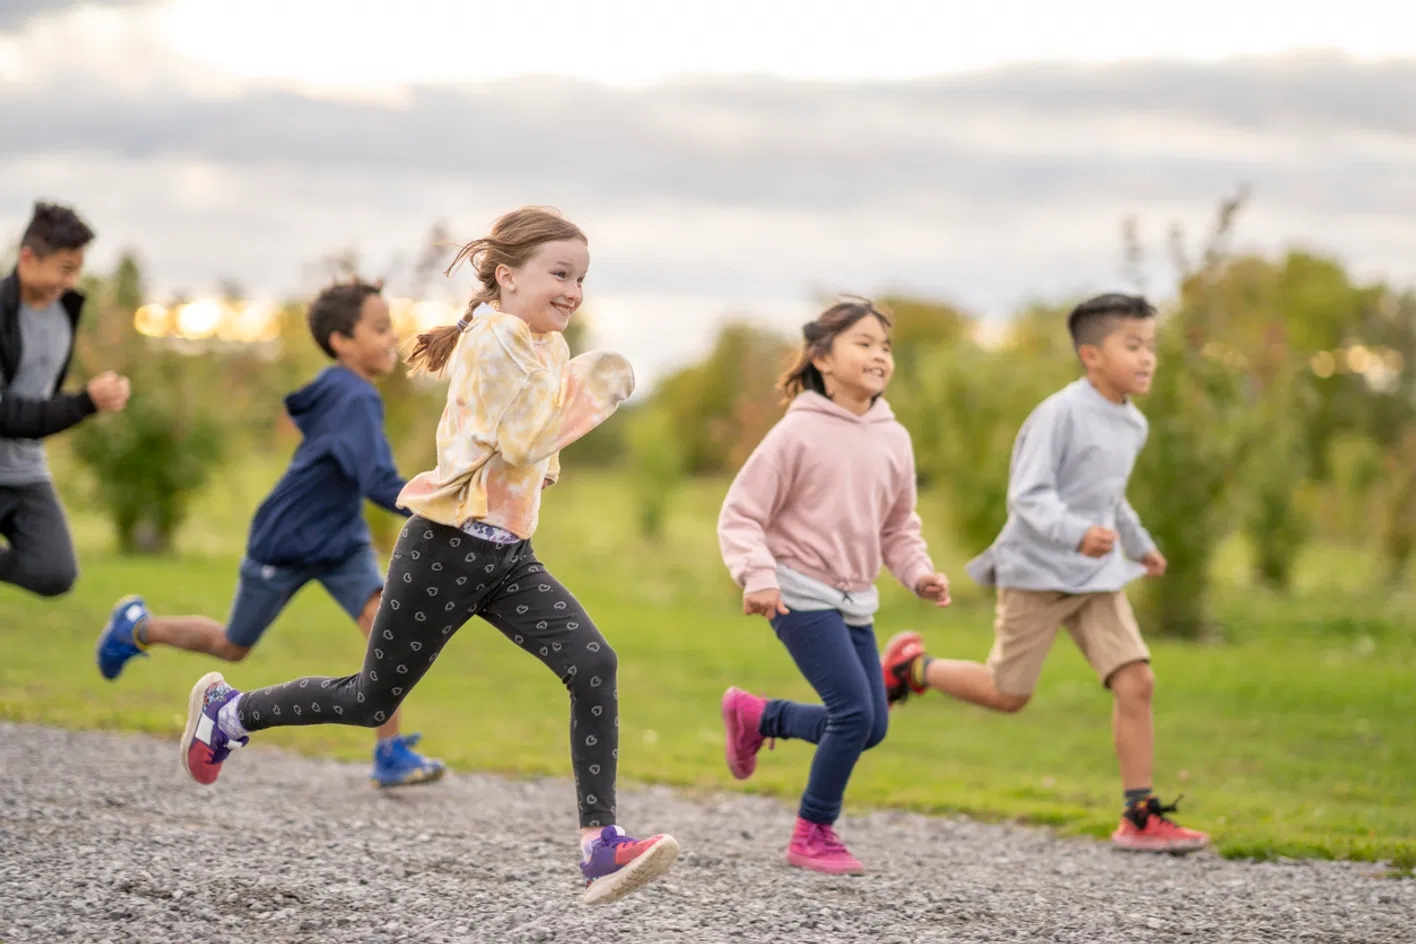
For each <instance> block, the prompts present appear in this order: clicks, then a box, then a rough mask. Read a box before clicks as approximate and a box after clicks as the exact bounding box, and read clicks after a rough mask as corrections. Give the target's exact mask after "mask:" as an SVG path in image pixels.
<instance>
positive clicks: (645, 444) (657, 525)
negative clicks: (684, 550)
mask: <svg viewBox="0 0 1416 944" xmlns="http://www.w3.org/2000/svg"><path fill="white" fill-rule="evenodd" d="M627 412H628V415H627V416H626V417H625V422H626V425H627V427H628V433H627V435H626V440H627V442H628V445H629V455H630V468H629V473H630V482H631V487H632V488H633V490H634V497H635V503H636V505H637V507H638V510H639V532H640V534H641V535H642V536H643V537H644V538H645V539H647V540H650V541H659V540H661V539H662V538H663V536H664V521H665V518H666V517H667V515H668V509H669V505H670V502H671V501H672V500H673V496H674V493H675V492H676V491H677V490H678V488H679V486H680V485H681V484H682V482H683V478H684V453H683V446H682V443H681V442H680V441H679V437H678V436H677V435H675V433H676V430H675V429H674V424H673V419H672V417H671V416H670V415H669V413H668V411H667V410H665V409H663V408H662V407H660V406H653V405H651V406H644V407H638V408H636V409H633V410H630V411H627Z"/></svg>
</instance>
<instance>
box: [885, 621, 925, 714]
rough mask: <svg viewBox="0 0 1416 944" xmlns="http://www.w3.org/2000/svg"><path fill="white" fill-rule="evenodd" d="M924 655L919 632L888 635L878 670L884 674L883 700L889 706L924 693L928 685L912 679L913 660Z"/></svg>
mask: <svg viewBox="0 0 1416 944" xmlns="http://www.w3.org/2000/svg"><path fill="white" fill-rule="evenodd" d="M923 655H924V642H923V641H922V640H921V639H920V638H919V633H915V632H903V633H896V634H895V635H893V636H891V637H890V641H889V642H888V643H886V644H885V653H884V654H883V655H882V656H881V657H880V670H881V671H882V672H883V673H884V674H885V700H886V701H887V702H889V704H890V707H892V708H893V707H894V706H895V702H897V701H904V700H905V699H906V698H909V697H910V692H914V693H915V694H916V695H922V694H924V692H925V690H926V689H927V687H928V686H925V685H920V684H917V683H916V682H915V680H914V671H913V669H914V660H916V659H918V658H920V657H922V656H923Z"/></svg>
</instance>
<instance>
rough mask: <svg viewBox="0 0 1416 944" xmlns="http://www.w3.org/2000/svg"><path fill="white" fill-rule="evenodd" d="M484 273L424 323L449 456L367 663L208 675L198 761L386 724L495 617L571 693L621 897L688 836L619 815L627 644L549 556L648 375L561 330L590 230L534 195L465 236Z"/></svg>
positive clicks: (577, 291) (603, 859)
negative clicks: (268, 734) (548, 515)
mask: <svg viewBox="0 0 1416 944" xmlns="http://www.w3.org/2000/svg"><path fill="white" fill-rule="evenodd" d="M463 260H470V262H471V263H472V266H473V267H474V269H475V270H476V273H477V279H478V281H479V282H480V286H479V290H478V292H477V293H476V294H475V295H474V296H473V298H472V302H471V304H469V306H468V312H467V314H466V315H465V316H464V317H463V318H462V320H461V321H459V322H458V323H457V324H456V325H455V326H449V327H446V328H438V329H436V330H433V331H430V332H427V333H425V334H422V335H420V336H419V337H418V341H417V344H416V345H415V347H414V349H413V352H412V354H411V356H410V358H409V363H410V365H411V367H412V369H413V370H415V371H424V372H427V373H430V374H434V375H439V376H446V377H447V379H448V381H449V385H448V393H447V406H446V408H445V409H444V410H443V415H442V421H441V422H440V423H439V424H438V434H437V436H438V463H437V467H436V468H434V469H431V470H429V471H427V472H424V473H422V474H421V475H418V476H416V477H415V478H413V479H412V480H411V481H409V483H408V485H407V486H406V487H405V488H404V489H403V492H402V494H401V495H400V496H399V499H398V504H399V505H400V506H401V507H403V508H406V509H408V510H409V511H411V512H412V513H413V516H412V517H411V518H410V519H409V520H408V524H407V526H406V527H405V528H404V529H403V533H402V535H401V536H400V537H399V540H398V545H397V547H396V548H395V550H394V553H393V560H392V561H391V562H390V565H389V572H388V579H387V586H386V587H385V589H384V593H383V602H382V605H381V606H380V608H379V612H378V616H377V617H376V618H375V620H374V625H373V631H372V634H371V635H370V638H369V648H368V651H367V653H366V654H365V656H364V667H363V670H362V671H360V672H359V673H358V674H356V675H350V676H346V677H344V678H305V679H297V680H296V681H293V682H288V683H286V684H284V685H275V686H271V687H269V688H263V689H259V690H256V691H252V692H247V693H241V692H237V691H236V690H235V689H232V688H231V687H230V686H228V685H227V684H226V683H225V681H224V679H222V677H221V675H220V674H219V673H215V672H213V673H211V674H209V675H207V676H205V677H203V678H202V679H201V680H200V681H198V682H197V684H196V686H195V687H194V688H193V689H192V695H191V699H190V703H189V706H188V723H187V730H186V732H185V733H184V735H183V740H182V759H183V764H184V766H185V767H186V769H187V770H188V772H189V773H190V774H191V775H192V777H193V778H194V779H196V780H197V781H198V782H200V783H211V782H214V781H215V780H216V778H217V776H218V774H219V773H220V769H221V764H222V763H223V762H224V761H225V760H226V758H227V756H228V755H229V754H230V751H231V749H232V748H233V747H236V746H240V745H243V744H245V743H246V742H247V740H248V737H249V734H250V733H251V732H255V731H260V730H263V729H265V728H271V727H280V726H288V725H301V724H354V725H363V726H366V727H374V726H377V725H379V724H382V723H383V721H384V720H385V719H386V718H388V717H389V716H391V715H392V713H393V711H394V710H395V709H396V708H397V707H398V705H399V704H400V703H401V702H402V700H403V699H404V698H406V697H407V695H408V693H409V692H410V691H412V689H413V686H414V685H416V684H418V680H419V679H421V678H422V677H423V675H424V673H426V672H427V671H428V669H429V668H430V667H431V666H432V664H433V662H434V661H435V660H436V659H437V657H438V653H439V652H441V650H442V648H443V646H445V645H446V644H447V642H448V640H449V639H450V638H451V637H452V635H453V634H454V633H456V632H457V630H458V629H459V628H460V627H461V626H462V624H463V623H465V622H466V621H467V620H468V619H469V618H471V617H473V616H480V617H482V618H483V619H484V620H486V621H487V622H488V623H490V624H492V625H493V626H494V627H496V628H497V629H498V630H500V631H501V633H502V634H503V635H505V636H506V637H507V638H508V639H510V640H511V641H512V642H514V643H516V645H518V646H520V647H521V648H523V649H525V650H526V651H527V652H529V653H531V654H532V655H534V656H536V657H537V658H539V659H540V660H541V661H542V662H543V663H545V665H546V666H547V667H548V668H549V669H551V671H553V672H555V673H556V675H557V677H558V678H560V680H561V681H562V682H563V683H564V684H565V686H566V688H567V689H568V690H569V692H570V756H571V766H572V768H573V770H574V773H575V785H576V792H577V794H578V797H579V817H580V827H581V849H582V852H583V858H582V861H581V866H580V867H581V871H582V873H583V874H584V876H585V879H586V884H587V889H586V892H585V901H586V902H587V903H600V902H609V901H614V900H616V899H618V898H620V897H623V896H624V895H625V894H628V893H629V892H631V891H634V890H635V889H637V888H640V887H642V886H643V885H645V884H646V883H648V882H650V881H652V880H654V879H655V878H657V877H659V876H660V875H662V874H663V873H664V872H665V871H667V870H668V868H669V866H670V865H671V864H672V862H673V861H674V859H675V858H676V857H677V855H678V844H677V843H676V842H675V841H674V839H673V837H671V836H666V835H656V836H652V837H650V838H648V839H644V840H636V839H632V838H630V837H629V836H627V835H626V834H625V832H624V830H622V829H620V828H619V827H618V826H616V825H615V775H616V767H617V765H618V759H619V706H618V695H619V692H618V690H617V687H616V657H615V652H614V650H613V649H612V648H610V644H609V643H608V642H607V641H606V640H605V637H604V636H602V635H601V634H600V631H599V630H598V629H596V628H595V624H594V623H593V622H591V620H590V617H589V616H588V615H587V614H586V612H585V610H584V608H583V607H581V605H580V603H579V602H578V601H577V600H576V599H575V597H574V596H572V595H571V593H570V592H569V591H568V590H566V589H565V587H563V586H562V585H561V584H560V583H559V582H558V581H557V580H556V579H555V578H554V577H552V576H551V575H550V574H549V573H547V571H546V569H545V566H544V565H542V564H541V563H540V561H538V560H537V559H536V555H535V552H534V551H533V550H532V548H531V536H532V534H533V533H534V532H535V530H536V519H537V515H538V513H539V510H540V504H541V490H542V489H543V488H544V487H546V486H548V485H552V484H554V483H555V481H556V479H557V477H558V476H559V474H560V463H559V459H558V456H559V453H560V450H561V449H562V448H563V447H565V446H567V445H569V444H570V443H572V442H574V441H575V440H577V439H579V438H580V437H581V436H583V435H585V434H586V433H588V432H589V431H590V430H592V429H594V428H595V427H596V426H598V425H599V424H600V423H602V422H603V421H604V420H605V419H606V418H607V417H609V416H610V414H611V413H613V412H614V411H615V409H616V408H617V407H618V406H619V404H620V403H622V402H623V401H624V400H625V399H626V398H627V397H628V396H629V395H630V393H631V392H632V391H633V389H634V374H633V372H632V371H631V369H630V366H629V363H628V362H627V361H626V360H625V359H624V358H623V357H621V356H620V355H618V354H610V353H605V352H591V353H588V354H582V355H580V356H579V357H576V358H571V357H570V356H569V355H570V352H569V348H568V346H567V345H566V342H565V337H564V336H563V335H562V334H561V332H562V331H564V330H565V328H566V325H567V324H568V323H569V322H570V318H571V316H572V315H573V314H574V313H575V311H576V309H577V308H579V307H580V302H581V298H582V289H581V286H582V283H583V281H584V278H585V273H586V270H587V268H588V267H589V263H590V256H589V249H588V246H587V243H586V239H585V235H584V234H583V233H582V232H581V231H580V229H579V228H578V227H577V226H575V225H574V224H573V223H571V222H569V221H568V220H566V219H564V218H563V217H561V216H560V215H559V214H558V213H556V212H554V211H551V210H547V209H542V208H539V207H526V208H522V209H520V210H514V211H512V212H511V213H508V214H506V215H504V216H502V217H501V218H500V219H498V220H497V221H496V223H495V224H493V226H492V231H491V233H490V235H488V236H487V237H485V238H483V239H479V240H475V241H474V242H471V243H469V244H467V245H466V246H464V247H463V249H462V252H461V253H459V255H458V257H457V259H456V260H454V262H453V265H452V268H450V269H449V270H448V271H449V274H451V272H452V270H453V269H455V268H456V267H457V265H458V264H459V263H461V262H462V261H463Z"/></svg>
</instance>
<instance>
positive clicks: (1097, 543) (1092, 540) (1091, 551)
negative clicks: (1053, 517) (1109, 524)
mask: <svg viewBox="0 0 1416 944" xmlns="http://www.w3.org/2000/svg"><path fill="white" fill-rule="evenodd" d="M1115 546H1116V532H1115V531H1112V530H1111V529H1110V528H1103V527H1102V526H1101V525H1099V524H1094V525H1092V526H1091V527H1090V528H1088V529H1087V533H1086V534H1085V535H1084V536H1083V537H1082V543H1081V544H1080V545H1078V546H1077V550H1079V551H1081V552H1082V553H1083V554H1085V555H1087V556H1088V557H1105V556H1106V555H1107V554H1110V553H1111V549H1112V548H1113V547H1115Z"/></svg>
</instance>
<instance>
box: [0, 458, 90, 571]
mask: <svg viewBox="0 0 1416 944" xmlns="http://www.w3.org/2000/svg"><path fill="white" fill-rule="evenodd" d="M0 534H3V535H4V536H5V540H7V541H9V542H10V546H9V547H6V548H0V582H3V583H9V584H14V585H15V586H17V587H23V588H24V589H26V590H28V591H29V592H30V593H37V594H39V595H40V596H42V597H57V596H63V595H64V594H66V593H68V592H69V590H70V589H71V588H72V587H73V586H74V581H75V580H77V579H78V576H79V564H78V561H77V560H75V559H74V542H73V541H72V540H71V539H70V537H69V522H68V521H66V520H65V519H64V508H63V506H62V505H60V504H59V495H58V494H57V493H56V492H55V491H54V486H53V485H51V484H50V483H48V482H35V483H34V484H32V485H0Z"/></svg>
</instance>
